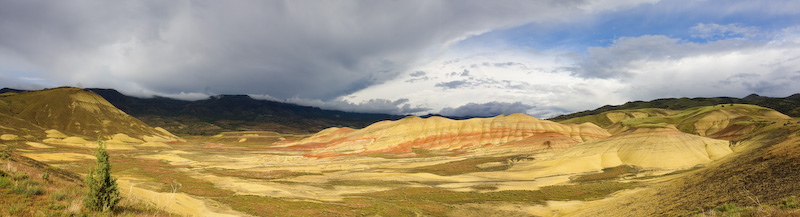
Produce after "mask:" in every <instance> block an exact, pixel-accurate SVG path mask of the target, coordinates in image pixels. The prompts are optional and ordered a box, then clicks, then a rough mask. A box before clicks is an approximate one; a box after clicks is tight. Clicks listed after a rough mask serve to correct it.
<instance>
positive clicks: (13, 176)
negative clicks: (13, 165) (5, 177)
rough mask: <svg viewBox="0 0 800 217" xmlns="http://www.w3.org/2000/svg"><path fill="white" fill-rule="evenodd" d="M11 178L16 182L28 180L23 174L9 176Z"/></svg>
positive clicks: (17, 173) (25, 174) (26, 175)
mask: <svg viewBox="0 0 800 217" xmlns="http://www.w3.org/2000/svg"><path fill="white" fill-rule="evenodd" d="M11 178H12V179H14V180H16V181H20V180H25V179H28V174H27V173H25V172H16V173H14V175H11Z"/></svg>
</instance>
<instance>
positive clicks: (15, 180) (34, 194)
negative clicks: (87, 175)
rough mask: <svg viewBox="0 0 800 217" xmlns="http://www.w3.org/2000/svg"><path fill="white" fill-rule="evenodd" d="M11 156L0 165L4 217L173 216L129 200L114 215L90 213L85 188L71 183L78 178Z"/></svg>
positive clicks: (115, 210) (120, 204)
mask: <svg viewBox="0 0 800 217" xmlns="http://www.w3.org/2000/svg"><path fill="white" fill-rule="evenodd" d="M9 153H10V154H9V156H8V158H6V160H5V161H2V162H0V204H2V206H0V207H2V208H0V216H107V215H112V216H167V215H170V214H168V213H165V212H163V211H159V210H155V209H153V208H152V207H151V206H150V205H148V204H147V203H146V202H144V201H137V200H131V199H127V198H123V199H121V201H120V203H119V205H118V206H116V208H115V209H113V210H111V211H112V212H110V213H108V212H106V213H100V212H96V211H92V210H89V209H86V208H84V207H83V201H84V198H85V193H84V192H85V191H84V187H83V186H82V183H80V182H76V181H75V180H73V179H71V177H73V176H77V174H72V173H70V172H67V171H63V170H59V169H57V168H53V167H48V166H44V165H43V164H41V163H34V162H36V161H32V160H31V159H29V158H25V157H23V156H20V155H17V154H16V153H14V152H9ZM45 174H47V175H45ZM44 177H47V179H45V178H44Z"/></svg>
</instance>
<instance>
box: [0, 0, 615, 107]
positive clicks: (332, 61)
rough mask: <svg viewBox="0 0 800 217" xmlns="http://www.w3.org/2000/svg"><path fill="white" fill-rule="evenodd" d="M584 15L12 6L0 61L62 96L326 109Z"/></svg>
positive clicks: (420, 6)
mask: <svg viewBox="0 0 800 217" xmlns="http://www.w3.org/2000/svg"><path fill="white" fill-rule="evenodd" d="M620 4H623V5H624V4H627V3H620ZM607 5H611V6H607ZM615 5H619V4H616V3H614V2H612V3H609V4H604V5H602V7H603V8H605V7H608V8H614V7H615ZM587 7H595V5H592V6H587V5H586V3H585V2H584V1H563V0H540V1H513V0H508V1H503V2H493V3H491V4H488V3H486V2H483V1H411V2H408V1H297V0H291V1H38V0H20V1H13V0H12V1H3V3H2V4H1V5H0V20H2V22H0V58H4V57H8V58H7V59H5V60H9V59H20V60H24V62H27V63H29V64H30V65H32V67H31V69H33V70H34V71H35V74H36V76H38V77H40V78H44V79H46V80H47V81H49V82H51V83H55V84H57V85H76V84H78V83H81V84H83V85H85V86H87V87H111V88H118V89H121V90H123V91H127V92H143V93H166V94H178V93H180V92H187V93H205V94H215V93H216V94H221V93H245V94H269V95H271V96H275V97H278V98H291V97H303V98H312V99H326V100H329V99H332V98H335V97H337V96H341V95H344V94H347V93H351V92H353V91H356V90H359V89H363V88H365V87H367V86H370V85H373V84H376V83H380V82H384V81H386V80H387V79H391V78H394V77H395V76H396V75H397V74H398V73H400V72H402V71H404V70H407V69H408V67H409V66H410V65H412V64H414V63H415V61H417V59H416V58H417V57H418V56H421V55H420V54H422V53H423V52H426V51H428V50H430V49H442V48H444V47H445V46H447V45H449V44H451V43H452V42H455V41H458V40H460V39H463V38H465V37H468V36H470V35H473V34H479V33H481V32H485V31H490V30H492V29H497V28H506V27H510V26H516V25H522V24H525V23H529V22H533V21H551V20H559V19H564V18H563V17H568V16H569V14H579V13H584V10H585V9H587ZM603 8H600V9H599V10H602V9H603ZM588 9H591V8H588ZM0 62H4V61H0ZM4 73H5V72H4ZM207 90H211V91H213V93H207V92H208V91H207Z"/></svg>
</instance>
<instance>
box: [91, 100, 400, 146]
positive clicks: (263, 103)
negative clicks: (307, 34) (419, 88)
mask: <svg viewBox="0 0 800 217" xmlns="http://www.w3.org/2000/svg"><path fill="white" fill-rule="evenodd" d="M89 90H91V91H94V92H95V93H97V94H99V95H100V96H102V97H103V98H105V99H106V100H108V101H109V102H110V103H111V104H113V105H114V106H116V107H117V108H119V109H121V110H122V111H125V112H126V113H128V114H130V115H132V116H134V117H136V118H139V119H140V120H142V121H144V122H145V123H148V124H150V125H152V126H161V127H163V128H165V129H167V130H169V131H170V132H173V133H177V134H193V135H209V134H216V133H219V132H224V131H242V130H266V131H276V132H280V133H313V132H317V131H320V130H323V129H325V128H329V127H352V128H362V127H365V126H367V125H369V124H372V123H374V122H377V121H381V120H396V119H400V118H402V117H403V116H396V115H387V114H368V113H354V112H343V111H332V110H323V109H320V108H315V107H309V106H300V105H294V104H289V103H281V102H275V101H269V100H256V99H253V98H250V97H249V96H246V95H220V96H214V97H211V98H210V99H206V100H198V101H183V100H177V99H171V98H164V97H158V96H156V97H153V98H136V97H130V96H126V95H123V94H121V93H119V92H117V91H116V90H112V89H89Z"/></svg>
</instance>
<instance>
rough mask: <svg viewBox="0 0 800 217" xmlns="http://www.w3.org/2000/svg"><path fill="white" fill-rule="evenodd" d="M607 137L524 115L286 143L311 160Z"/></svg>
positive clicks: (424, 122)
mask: <svg viewBox="0 0 800 217" xmlns="http://www.w3.org/2000/svg"><path fill="white" fill-rule="evenodd" d="M608 136H610V134H609V133H608V132H606V131H605V130H603V129H601V128H600V127H598V126H596V125H594V124H591V123H587V124H581V125H577V124H568V125H565V124H559V123H555V122H552V121H546V120H539V119H536V118H534V117H531V116H527V115H523V114H513V115H509V116H503V115H500V116H496V117H493V118H473V119H467V120H452V119H447V118H443V117H430V118H419V117H406V118H403V119H401V120H398V121H381V122H378V123H375V124H372V125H370V126H367V127H365V128H363V129H360V130H355V129H351V128H329V129H326V130H324V131H321V132H319V133H317V134H314V135H313V136H311V137H309V138H306V139H303V140H300V141H288V142H284V143H283V144H282V146H284V147H285V148H286V149H294V150H302V151H311V152H312V154H311V155H313V156H331V155H346V154H370V153H394V154H405V155H403V156H414V154H413V151H414V149H424V150H433V151H445V152H465V151H471V150H475V149H481V148H503V147H513V148H514V149H515V150H518V151H524V150H543V149H551V148H559V149H563V148H568V147H571V146H573V145H575V144H578V143H582V142H587V141H593V140H597V139H601V138H605V137H608Z"/></svg>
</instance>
